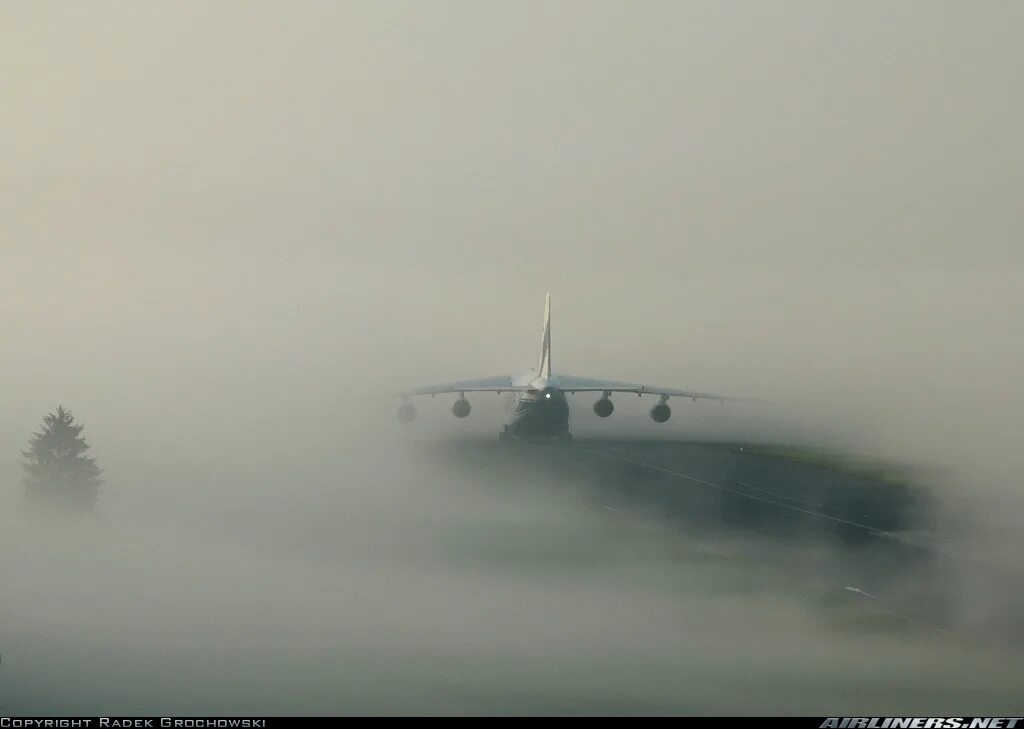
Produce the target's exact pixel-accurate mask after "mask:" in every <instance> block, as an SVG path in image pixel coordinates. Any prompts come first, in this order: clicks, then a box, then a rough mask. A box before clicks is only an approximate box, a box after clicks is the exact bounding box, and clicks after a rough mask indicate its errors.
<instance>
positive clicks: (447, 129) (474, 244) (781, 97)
mask: <svg viewBox="0 0 1024 729" xmlns="http://www.w3.org/2000/svg"><path fill="white" fill-rule="evenodd" d="M1022 20H1024V9H1022V8H1021V7H1020V5H1019V4H1017V3H1010V2H1004V3H996V2H991V3H972V4H969V5H968V4H963V3H945V4H935V3H924V2H920V3H918V2H905V3H898V4H895V5H894V4H892V3H888V2H877V3H874V2H863V3H821V2H787V3H783V4H781V5H780V4H773V5H772V6H770V7H769V6H766V5H765V4H763V3H755V2H746V3H716V2H708V3H684V2H643V3H628V4H627V3H610V2H582V3H580V2H557V3H550V2H517V3H485V2H462V3H431V4H430V5H429V6H428V5H425V4H422V3H415V2H408V3H396V2H365V3H351V2H350V3H328V2H323V3H287V4H286V3H266V4H260V5H254V4H252V3H244V2H243V3H228V2H221V3H215V4H209V3H134V2H133V3H128V2H123V3H89V4H78V3H48V2H31V3H28V2H25V3H19V2H9V3H5V4H4V5H3V8H2V9H0V49H2V50H0V54H2V55H0V59H2V61H3V63H0V74H2V76H0V83H2V87H3V88H4V94H3V96H4V101H3V102H2V104H3V106H2V109H3V114H2V115H0V132H2V134H0V140H2V142H0V144H2V145H3V147H2V148H0V152H2V156H3V159H4V164H3V165H2V167H0V190H2V191H3V194H2V195H0V205H2V206H3V208H2V215H3V221H4V225H3V226H2V230H0V272H2V273H0V275H2V276H3V286H2V288H0V297H2V298H0V317H2V319H0V321H2V325H3V336H4V357H3V359H2V360H0V378H2V379H3V381H4V382H6V383H8V389H7V392H8V395H7V405H6V412H7V413H8V415H7V417H6V418H5V422H4V423H3V424H2V428H0V431H2V434H3V437H4V439H5V440H7V439H13V440H15V441H17V440H19V439H21V438H22V437H23V436H22V434H23V433H24V432H25V431H26V429H27V428H29V427H31V425H32V424H34V423H35V422H37V421H38V419H39V417H40V415H41V414H42V412H44V411H45V410H46V409H48V408H50V407H52V405H53V404H54V403H55V402H56V401H58V400H63V401H64V402H65V403H66V404H68V405H69V406H70V407H72V408H73V409H75V410H77V411H79V412H80V413H81V415H82V416H83V417H87V419H88V420H90V421H91V422H92V423H93V424H94V425H93V434H94V436H95V437H104V438H106V437H108V436H109V439H110V440H111V441H114V440H118V441H120V442H125V440H124V439H125V438H131V437H133V436H132V435H131V433H133V432H139V429H140V428H141V427H142V424H143V423H146V422H148V421H151V420H152V418H153V417H154V416H155V415H157V414H159V415H160V416H161V418H162V420H163V422H164V423H165V424H167V425H168V426H169V427H171V428H184V427H188V428H193V429H194V428H202V427H208V426H204V425H201V424H200V423H199V422H198V421H206V420H208V416H210V415H211V414H212V413H213V412H215V411H216V409H217V408H228V407H230V408H233V409H235V412H236V413H238V414H239V415H238V416H239V417H241V414H242V413H244V414H245V415H247V416H252V417H265V418H267V419H270V418H283V417H288V416H287V414H286V413H285V412H283V411H282V408H285V407H286V406H287V412H290V413H293V414H295V417H296V418H299V417H303V415H302V414H305V413H309V412H313V411H316V410H317V409H318V408H328V409H335V408H338V407H343V406H344V403H346V402H353V401H354V400H356V399H358V398H360V397H368V396H369V393H373V392H375V391H377V390H379V389H380V388H391V389H400V388H402V387H404V386H406V385H409V384H417V383H419V382H421V381H424V380H426V381H432V380H439V379H440V380H443V379H449V378H463V377H472V376H482V375H487V374H495V373H505V372H509V371H512V372H519V371H522V370H525V369H526V368H527V367H529V366H531V365H532V364H533V363H534V360H535V357H536V351H535V350H536V348H537V343H536V342H537V333H538V328H539V319H540V312H541V306H542V303H541V302H542V296H543V293H544V292H545V291H547V290H550V291H552V293H553V295H554V316H555V320H554V357H555V364H556V369H561V370H563V371H570V372H574V373H577V374H583V375H592V376H607V377H613V378H618V379H639V380H643V381H647V382H658V383H659V384H665V385H676V386H682V387H695V388H702V389H709V390H718V391H723V392H726V393H736V394H752V395H758V396H761V397H766V398H771V399H775V400H781V401H785V402H792V403H798V404H802V405H804V406H809V407H810V408H811V409H812V410H817V411H819V413H827V414H829V415H830V416H834V417H838V418H839V419H840V420H849V421H851V422H853V421H855V422H857V423H858V427H860V428H861V429H863V430H866V431H869V432H871V433H874V434H875V435H876V436H877V438H876V439H877V440H878V441H879V443H878V444H876V445H877V446H878V447H882V448H884V447H885V446H886V444H888V445H889V446H891V450H892V451H894V452H902V451H905V450H907V449H910V450H914V449H916V450H918V451H920V452H921V453H924V454H928V453H932V454H936V453H941V454H943V455H945V456H951V458H952V459H954V460H955V459H958V458H971V457H975V458H976V459H977V460H978V461H980V462H988V461H990V460H991V456H992V453H1005V452H1006V451H1007V450H1009V449H1012V448H1013V444H1014V443H1016V441H1017V440H1018V438H1019V436H1020V434H1021V431H1020V427H1019V413H1020V411H1021V408H1022V407H1024V396H1022V393H1021V388H1020V386H1019V382H1020V377H1021V375H1022V374H1024V355H1022V347H1021V345H1020V340H1021V334H1022V333H1024V319H1022V316H1024V315H1022V313H1021V312H1022V311H1024V293H1022V291H1024V287H1022V286H1021V279H1022V269H1024V265H1022V264H1024V253H1022V248H1021V245H1020V242H1019V241H1020V231H1021V229H1022V215H1024V213H1022V212H1021V211H1022V209H1024V208H1022V206H1021V191H1022V187H1024V185H1022V183H1024V180H1022V172H1021V170H1022V169H1024V159H1022V155H1024V144H1022V142H1021V138H1020V134H1019V129H1020V128H1022V127H1024V123H1022V119H1021V110H1022V103H1021V102H1022V100H1021V94H1020V88H1019V83H1017V78H1016V76H1017V73H1018V71H1019V68H1020V67H1021V66H1022V63H1024V51H1022V50H1021V47H1020V44H1019V43H1018V39H1017V28H1018V27H1019V26H1020V22H1021V21H1022ZM374 409H380V410H382V411H387V413H388V415H390V411H391V409H392V404H391V400H382V401H381V402H380V403H379V404H377V405H376V406H375V407H374ZM208 411H209V412H208ZM271 413H273V415H272V414H271ZM219 427H220V426H219V425H218V426H214V428H215V429H216V430H219ZM965 443H966V444H967V445H958V444H965ZM938 444H941V445H938ZM137 445H138V444H137V443H136V444H133V447H134V446H137ZM950 449H953V451H952V452H951V451H950ZM982 451H984V454H982ZM11 463H12V465H13V457H12V460H11ZM1016 465H1020V464H1019V462H1018V463H1017V464H1016ZM1015 467H1016V466H1015ZM1009 470H1012V469H1004V472H1005V471H1009Z"/></svg>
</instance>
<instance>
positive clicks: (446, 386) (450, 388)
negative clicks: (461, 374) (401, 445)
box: [402, 375, 528, 397]
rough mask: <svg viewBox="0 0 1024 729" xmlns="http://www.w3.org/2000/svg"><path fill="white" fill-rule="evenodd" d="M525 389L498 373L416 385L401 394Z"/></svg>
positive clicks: (404, 395)
mask: <svg viewBox="0 0 1024 729" xmlns="http://www.w3.org/2000/svg"><path fill="white" fill-rule="evenodd" d="M526 389H528V388H526V387H525V386H523V385H515V384H513V380H512V378H511V377H509V376H508V375H498V376H496V377H483V378H481V379H479V380H457V381H456V382H443V383H441V384H439V385H428V386H426V387H417V388H414V389H412V390H406V391H405V392H403V393H402V396H403V397H412V396H414V395H440V394H441V393H445V392H516V391H519V390H526Z"/></svg>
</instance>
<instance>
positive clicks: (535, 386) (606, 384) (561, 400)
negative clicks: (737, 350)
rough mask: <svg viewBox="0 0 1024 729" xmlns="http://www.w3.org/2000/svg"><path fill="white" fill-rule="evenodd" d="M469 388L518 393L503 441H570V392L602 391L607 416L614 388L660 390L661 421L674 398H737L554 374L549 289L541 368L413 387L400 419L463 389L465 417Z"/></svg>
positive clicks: (599, 410)
mask: <svg viewBox="0 0 1024 729" xmlns="http://www.w3.org/2000/svg"><path fill="white" fill-rule="evenodd" d="M467 392H495V393H498V394H501V393H510V394H512V395H513V397H514V401H513V407H512V419H511V421H510V422H509V423H508V424H507V425H506V426H505V428H504V430H503V431H502V432H501V435H500V437H501V439H502V440H511V439H513V438H516V439H522V440H529V441H538V440H541V441H543V440H561V441H569V440H571V439H572V436H571V435H570V434H569V402H568V400H567V399H566V397H565V396H566V394H567V393H569V394H575V393H577V392H599V393H601V397H600V398H599V399H598V400H597V401H596V402H595V403H594V413H596V414H597V416H598V417H601V418H607V417H608V416H609V415H611V414H612V411H613V410H614V409H615V406H614V404H613V403H612V400H611V396H612V393H616V392H618V393H630V394H635V395H638V396H642V395H657V396H658V402H657V403H656V404H655V405H654V407H652V408H651V419H652V420H654V421H655V422H656V423H664V422H665V421H666V420H668V419H669V417H671V415H672V410H671V408H669V405H668V399H669V398H670V397H687V398H690V399H691V400H694V401H696V400H701V399H703V400H719V401H724V400H733V399H736V398H728V397H723V396H721V395H712V394H708V393H706V392H692V391H690V390H677V389H673V388H669V387H654V386H651V385H640V384H635V383H630V382H616V381H612V380H597V379H593V378H590V377H577V376H575V375H556V374H552V369H551V294H548V295H547V296H546V298H545V301H544V334H543V336H542V338H541V352H540V365H539V366H538V367H537V370H536V371H533V372H529V373H527V374H525V375H522V376H521V377H509V376H506V375H500V376H496V377H485V378H482V379H479V380H460V381H458V382H446V383H442V384H439V385H431V386H428V387H419V388H416V389H413V390H409V391H407V392H405V393H402V404H401V406H400V407H399V409H398V417H399V420H401V421H403V422H406V423H408V422H412V420H413V419H415V417H416V409H415V408H414V407H413V405H412V403H411V402H410V401H409V399H410V398H412V397H415V396H418V395H432V396H433V395H439V394H442V393H458V395H459V397H458V399H457V400H456V401H455V403H454V405H452V413H453V414H454V415H455V417H457V418H464V417H466V416H467V415H469V413H470V410H471V407H470V404H469V400H467V399H466V393H467Z"/></svg>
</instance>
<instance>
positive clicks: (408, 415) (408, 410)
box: [398, 402, 416, 423]
mask: <svg viewBox="0 0 1024 729" xmlns="http://www.w3.org/2000/svg"><path fill="white" fill-rule="evenodd" d="M398 419H399V420H400V421H401V422H403V423H411V422H412V421H413V420H415V419H416V408H414V407H413V406H412V403H409V402H403V403H402V404H401V405H399V406H398Z"/></svg>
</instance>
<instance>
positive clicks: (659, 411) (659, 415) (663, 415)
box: [651, 402, 672, 423]
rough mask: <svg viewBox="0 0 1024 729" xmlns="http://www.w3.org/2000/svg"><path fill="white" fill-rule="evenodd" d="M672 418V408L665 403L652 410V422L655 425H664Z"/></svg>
mask: <svg viewBox="0 0 1024 729" xmlns="http://www.w3.org/2000/svg"><path fill="white" fill-rule="evenodd" d="M670 417H672V408H670V407H669V406H668V405H666V404H665V403H663V402H660V403H658V404H657V405H655V406H654V407H653V408H651V420H653V421H654V422H655V423H664V422H665V421H666V420H668V419H669V418H670Z"/></svg>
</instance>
